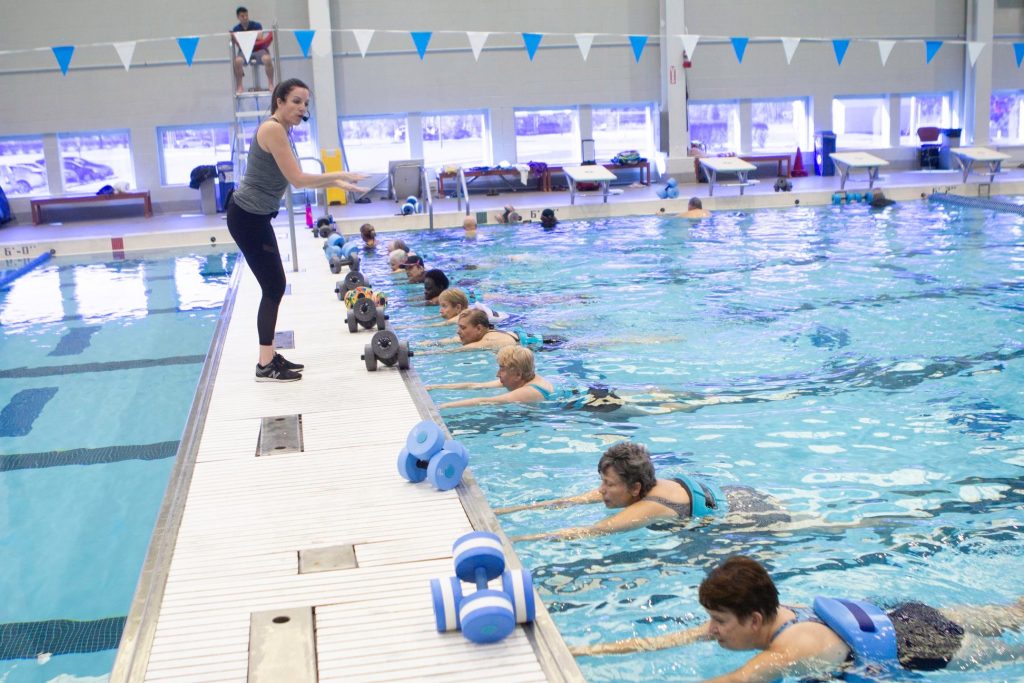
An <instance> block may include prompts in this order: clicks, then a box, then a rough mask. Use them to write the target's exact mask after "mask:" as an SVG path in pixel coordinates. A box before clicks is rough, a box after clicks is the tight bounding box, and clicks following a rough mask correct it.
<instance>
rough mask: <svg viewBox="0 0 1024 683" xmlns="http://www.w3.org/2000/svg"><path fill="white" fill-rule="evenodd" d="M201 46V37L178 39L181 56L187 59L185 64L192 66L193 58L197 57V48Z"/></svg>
mask: <svg viewBox="0 0 1024 683" xmlns="http://www.w3.org/2000/svg"><path fill="white" fill-rule="evenodd" d="M197 45H199V37H198V36H192V37H191V38H178V47H180V48H181V54H182V55H184V57H185V63H186V64H188V65H189V66H192V58H193V57H195V56H196V46H197Z"/></svg>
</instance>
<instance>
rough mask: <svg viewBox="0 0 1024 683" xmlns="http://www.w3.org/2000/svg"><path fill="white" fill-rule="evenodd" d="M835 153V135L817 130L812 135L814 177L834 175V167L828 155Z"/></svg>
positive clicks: (828, 131) (827, 131)
mask: <svg viewBox="0 0 1024 683" xmlns="http://www.w3.org/2000/svg"><path fill="white" fill-rule="evenodd" d="M835 151H836V134H835V133H833V132H832V131H830V130H819V131H818V132H817V133H815V134H814V175H835V174H836V165H835V164H834V163H832V157H830V156H829V155H830V154H832V153H833V152H835Z"/></svg>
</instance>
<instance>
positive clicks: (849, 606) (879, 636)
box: [814, 596, 902, 682]
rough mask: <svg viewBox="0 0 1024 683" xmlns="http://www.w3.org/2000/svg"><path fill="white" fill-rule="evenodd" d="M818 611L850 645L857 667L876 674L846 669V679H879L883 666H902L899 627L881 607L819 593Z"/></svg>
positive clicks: (883, 669) (815, 610) (886, 669)
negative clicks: (867, 674)
mask: <svg viewBox="0 0 1024 683" xmlns="http://www.w3.org/2000/svg"><path fill="white" fill-rule="evenodd" d="M814 613H815V614H816V615H818V617H819V618H820V619H821V620H822V621H823V622H825V625H826V626H828V627H829V628H830V629H832V630H833V631H835V633H836V635H837V636H839V637H840V638H842V639H843V642H845V643H846V645H847V646H848V647H849V648H850V651H851V652H852V653H853V657H854V666H855V667H858V668H865V667H866V668H867V669H868V671H869V672H870V674H871V676H872V677H870V678H869V677H865V676H860V675H858V674H856V673H853V672H846V673H844V675H843V679H844V680H847V681H857V682H859V681H869V680H875V678H874V676H875V675H877V674H878V673H880V671H879V669H881V670H882V671H898V670H900V669H902V667H901V666H900V660H899V655H898V653H897V649H896V629H895V628H894V627H893V625H892V620H890V619H889V617H888V615H886V613H885V612H883V611H882V610H881V609H880V608H879V607H877V606H875V605H872V604H871V603H869V602H863V601H861V600H847V599H844V598H826V597H823V596H818V597H816V598H815V599H814Z"/></svg>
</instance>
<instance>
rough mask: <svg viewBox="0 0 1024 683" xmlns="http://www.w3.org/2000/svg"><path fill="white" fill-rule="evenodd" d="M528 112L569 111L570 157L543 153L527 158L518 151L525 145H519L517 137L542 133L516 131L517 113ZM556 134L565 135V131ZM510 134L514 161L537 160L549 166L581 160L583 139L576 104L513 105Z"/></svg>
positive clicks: (574, 162)
mask: <svg viewBox="0 0 1024 683" xmlns="http://www.w3.org/2000/svg"><path fill="white" fill-rule="evenodd" d="M530 112H551V113H561V112H568V113H569V115H570V118H571V120H572V131H571V132H570V133H568V135H570V136H575V137H574V139H573V141H572V143H571V144H570V146H569V150H570V157H569V158H559V157H557V156H551V157H545V156H543V155H542V156H540V157H537V156H534V157H532V158H529V159H526V158H524V155H523V154H521V153H520V148H521V147H523V146H525V145H520V144H519V139H520V138H521V137H523V138H526V137H534V136H535V135H536V136H539V135H543V133H536V134H531V135H522V136H521V135H520V134H519V133H518V131H517V129H518V121H517V117H518V115H519V114H520V113H530ZM557 134H558V135H566V133H557ZM512 135H513V142H514V144H515V149H516V163H520V164H527V163H529V162H531V161H538V162H543V163H546V164H548V165H549V166H550V165H555V166H557V165H562V164H566V165H569V164H578V163H580V162H581V161H582V160H583V156H582V154H583V150H582V148H581V145H582V141H583V134H582V131H581V130H580V108H579V107H578V106H576V105H572V106H544V107H514V108H513V110H512ZM559 149H561V146H559ZM558 153H560V152H558Z"/></svg>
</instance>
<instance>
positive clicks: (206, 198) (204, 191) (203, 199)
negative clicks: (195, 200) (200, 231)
mask: <svg viewBox="0 0 1024 683" xmlns="http://www.w3.org/2000/svg"><path fill="white" fill-rule="evenodd" d="M216 181H217V179H216V178H207V179H206V180H204V181H203V182H201V183H200V184H199V206H200V210H201V211H202V212H203V214H204V215H206V216H212V215H214V214H215V213H217V186H216Z"/></svg>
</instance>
